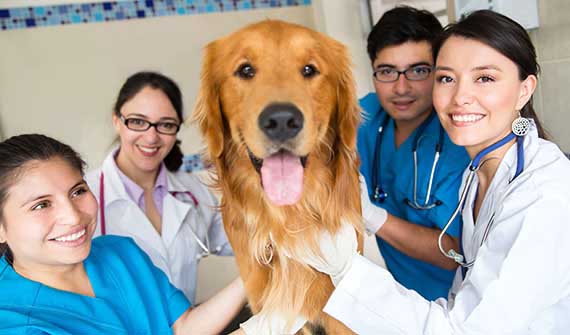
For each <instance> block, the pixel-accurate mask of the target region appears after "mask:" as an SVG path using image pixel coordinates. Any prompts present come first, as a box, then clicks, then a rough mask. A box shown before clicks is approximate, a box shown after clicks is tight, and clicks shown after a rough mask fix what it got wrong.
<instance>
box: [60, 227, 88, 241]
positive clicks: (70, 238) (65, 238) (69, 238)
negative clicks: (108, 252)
mask: <svg viewBox="0 0 570 335" xmlns="http://www.w3.org/2000/svg"><path fill="white" fill-rule="evenodd" d="M85 231H86V229H83V230H82V231H80V232H77V233H75V234H70V235H66V236H62V237H58V238H56V239H55V240H56V241H58V242H71V241H76V240H78V239H79V238H80V237H81V236H83V235H85Z"/></svg>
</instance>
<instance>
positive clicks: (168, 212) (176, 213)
mask: <svg viewBox="0 0 570 335" xmlns="http://www.w3.org/2000/svg"><path fill="white" fill-rule="evenodd" d="M167 178H168V193H167V194H166V196H165V197H164V202H163V208H162V240H163V241H164V245H165V246H167V247H170V245H172V243H173V242H174V239H175V237H176V234H177V233H178V231H179V230H180V227H181V226H182V223H184V220H185V219H186V216H187V215H188V213H189V212H190V210H191V209H192V208H194V204H189V203H186V202H184V201H181V200H178V199H177V198H176V197H174V196H173V195H172V194H171V193H170V192H186V191H188V190H187V189H186V188H185V187H184V185H182V184H181V183H180V182H178V181H177V180H176V178H175V177H174V175H173V174H172V173H171V172H167Z"/></svg>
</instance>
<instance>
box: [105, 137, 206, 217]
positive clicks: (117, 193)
mask: <svg viewBox="0 0 570 335" xmlns="http://www.w3.org/2000/svg"><path fill="white" fill-rule="evenodd" d="M117 150H119V147H116V148H114V149H113V150H112V151H111V152H110V153H109V155H107V157H106V158H105V160H104V161H103V165H102V167H101V172H102V173H103V174H104V175H105V205H106V206H108V205H109V204H111V203H113V202H114V201H117V200H125V199H130V197H129V195H128V193H127V190H126V189H125V185H124V184H123V182H122V180H121V177H120V176H119V173H118V171H117V170H116V166H117V165H116V163H115V162H114V160H115V154H116V153H117ZM177 175H178V173H172V172H170V171H168V170H167V171H166V179H167V191H168V192H169V194H170V192H187V191H188V186H187V185H185V184H184V183H182V182H181V181H180V177H183V176H177ZM188 177H190V176H188ZM97 182H99V180H98V181H97ZM169 194H167V196H168V195H169ZM194 195H195V196H196V194H194Z"/></svg>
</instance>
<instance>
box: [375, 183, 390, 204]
mask: <svg viewBox="0 0 570 335" xmlns="http://www.w3.org/2000/svg"><path fill="white" fill-rule="evenodd" d="M372 198H373V199H374V201H376V202H379V203H383V202H384V201H385V200H386V198H388V193H386V192H384V190H383V189H382V188H381V187H380V186H376V188H375V189H374V195H373V196H372Z"/></svg>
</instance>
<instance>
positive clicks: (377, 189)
mask: <svg viewBox="0 0 570 335" xmlns="http://www.w3.org/2000/svg"><path fill="white" fill-rule="evenodd" d="M434 117H435V113H434V112H432V113H431V114H430V116H429V117H428V118H427V119H426V120H425V121H424V122H423V123H422V124H421V125H420V126H419V127H418V129H417V130H416V136H415V137H414V142H413V145H412V154H413V157H414V199H413V201H412V200H410V199H406V200H405V202H406V204H407V205H408V206H410V207H412V208H414V209H418V210H427V209H431V208H434V207H436V206H439V205H441V204H442V202H441V201H440V200H436V201H435V202H433V203H431V204H429V199H430V196H431V188H432V185H433V178H434V175H435V169H436V167H437V162H438V161H439V156H440V154H441V150H442V149H443V133H444V130H443V127H442V126H441V124H440V125H439V138H438V142H437V144H436V145H435V154H434V158H433V163H432V165H431V172H430V175H429V181H428V187H427V191H426V196H425V201H424V203H423V205H422V204H419V203H418V200H417V199H418V198H417V193H418V145H419V143H420V142H421V140H422V139H423V138H424V137H423V136H422V135H423V134H424V132H425V130H426V128H427V126H428V125H429V123H430V122H431V120H432V119H433V118H434ZM389 121H390V116H389V115H386V117H385V118H384V120H383V121H382V124H381V125H380V127H378V134H377V135H376V146H375V147H374V161H373V163H372V171H373V172H372V185H373V186H374V195H373V196H372V198H373V200H374V201H376V202H378V203H383V202H384V201H385V200H386V198H388V193H386V191H385V190H384V188H383V187H382V184H381V181H380V175H381V173H380V154H381V151H382V137H383V135H384V130H385V129H386V126H387V125H388V122H389Z"/></svg>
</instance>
